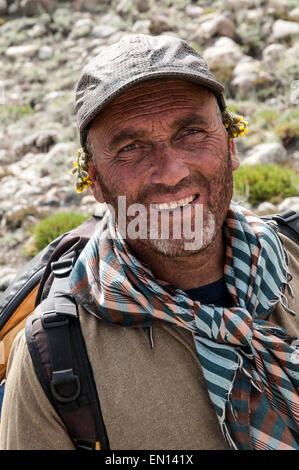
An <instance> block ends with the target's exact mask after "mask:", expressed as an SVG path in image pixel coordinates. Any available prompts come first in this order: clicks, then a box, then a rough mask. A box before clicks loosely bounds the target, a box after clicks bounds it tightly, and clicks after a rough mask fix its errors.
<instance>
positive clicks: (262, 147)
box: [242, 142, 287, 165]
mask: <svg viewBox="0 0 299 470" xmlns="http://www.w3.org/2000/svg"><path fill="white" fill-rule="evenodd" d="M286 157H287V151H286V149H285V148H284V146H283V145H281V144H280V143H278V142H271V143H266V144H259V145H256V146H255V147H253V149H251V150H250V152H249V153H248V156H246V157H245V158H244V160H243V161H242V165H245V164H246V165H266V164H267V163H280V162H283V161H284V160H285V159H286Z"/></svg>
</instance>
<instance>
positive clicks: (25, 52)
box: [5, 44, 38, 59]
mask: <svg viewBox="0 0 299 470" xmlns="http://www.w3.org/2000/svg"><path fill="white" fill-rule="evenodd" d="M37 51H38V45H37V44H25V45H23V46H11V47H8V48H7V49H6V52H5V55H6V56H7V57H10V58H12V59H15V58H18V57H34V56H35V54H36V52H37Z"/></svg>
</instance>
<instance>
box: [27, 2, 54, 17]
mask: <svg viewBox="0 0 299 470" xmlns="http://www.w3.org/2000/svg"><path fill="white" fill-rule="evenodd" d="M20 6H21V8H22V11H23V13H24V14H25V15H26V16H36V15H39V14H40V13H41V11H43V10H44V11H46V12H47V13H50V14H51V13H53V12H54V10H55V9H56V6H57V0H21V3H20Z"/></svg>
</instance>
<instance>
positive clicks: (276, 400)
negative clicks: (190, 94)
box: [70, 204, 299, 450]
mask: <svg viewBox="0 0 299 470" xmlns="http://www.w3.org/2000/svg"><path fill="white" fill-rule="evenodd" d="M223 230H224V237H225V243H226V256H225V266H224V276H225V282H226V286H227V288H228V291H229V293H230V295H231V297H232V299H233V303H234V306H233V307H231V308H225V307H215V306H214V305H212V304H210V305H203V304H201V303H200V302H198V301H193V300H192V299H191V298H190V297H189V296H188V295H187V294H186V293H185V292H184V291H182V290H180V289H173V288H172V289H171V288H170V286H169V285H168V284H167V283H164V282H160V281H159V282H157V280H156V279H155V278H154V276H153V274H152V273H151V271H150V269H149V268H148V267H147V266H144V265H142V264H141V263H140V262H139V261H138V260H137V259H136V258H135V257H134V255H133V254H132V252H131V251H130V250H129V248H128V246H127V244H126V243H125V242H124V240H123V239H122V238H121V236H120V235H119V234H117V233H116V232H115V224H114V223H113V221H112V219H111V216H110V215H109V213H107V215H106V223H105V227H104V231H103V232H101V233H95V234H94V236H93V237H92V238H91V239H90V241H89V243H88V244H87V245H86V247H85V249H84V250H83V251H82V253H81V255H80V256H79V258H78V260H77V262H76V264H75V267H74V269H73V272H72V275H71V279H70V285H71V289H72V294H73V295H74V297H75V299H76V300H77V302H78V303H80V304H81V305H82V306H83V307H84V308H85V309H86V310H87V311H88V312H90V313H91V314H93V315H95V316H96V317H98V318H100V319H102V320H105V321H107V322H110V323H112V324H118V325H122V326H128V327H130V326H132V327H148V326H152V325H153V323H154V322H156V323H159V322H161V321H164V322H168V323H169V324H173V325H177V326H179V327H182V328H185V329H187V330H188V331H190V332H191V333H192V335H193V338H194V342H195V348H196V351H197V354H198V357H199V360H200V362H201V366H202V370H203V374H204V377H205V380H206V385H207V389H208V392H209V396H210V399H211V401H212V403H213V405H214V408H215V411H216V414H217V417H218V419H219V423H220V426H221V430H222V432H223V434H224V436H225V437H226V439H227V441H228V443H229V444H230V446H231V447H232V448H233V449H240V450H241V449H242V450H243V449H244V450H249V449H262V450H266V449H269V450H277V449H285V450H291V449H299V442H298V434H299V433H298V423H299V400H298V394H297V391H298V383H299V374H298V361H299V358H298V353H297V352H296V349H295V347H293V346H292V342H293V340H294V339H295V338H294V337H291V336H290V335H289V334H288V332H287V331H286V330H285V329H283V328H281V327H279V326H277V325H276V324H274V323H271V322H269V321H268V320H267V318H268V317H269V315H270V313H271V312H272V311H273V309H274V306H275V305H276V304H278V303H279V302H280V303H281V304H282V305H283V306H284V307H285V309H286V310H287V311H288V312H289V313H293V314H294V312H292V311H291V310H290V309H289V308H288V307H287V305H286V297H285V296H284V293H283V291H284V289H288V291H289V293H292V292H291V288H290V286H289V281H290V278H291V276H290V274H289V273H288V270H287V254H286V253H285V251H284V249H283V246H282V244H281V242H280V240H279V238H278V236H277V235H276V233H275V231H274V230H273V229H272V228H271V227H269V226H268V225H267V224H266V223H265V222H263V221H261V220H260V219H259V218H258V217H256V216H255V215H254V214H252V213H251V212H249V211H248V210H246V209H244V208H242V207H240V206H238V205H235V204H232V205H231V206H230V208H229V210H228V214H227V219H226V222H225V224H224V229H223Z"/></svg>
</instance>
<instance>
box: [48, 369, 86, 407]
mask: <svg viewBox="0 0 299 470" xmlns="http://www.w3.org/2000/svg"><path fill="white" fill-rule="evenodd" d="M71 384H75V386H76V390H75V392H74V393H73V394H72V395H70V396H68V397H64V396H62V395H60V394H59V393H58V392H57V390H56V387H59V386H61V385H71ZM50 387H51V391H52V394H53V396H54V398H55V399H56V400H57V401H59V402H60V403H64V404H66V403H70V402H71V401H75V400H77V398H78V397H79V395H80V393H81V384H80V380H79V377H78V376H77V375H75V374H74V372H73V369H67V370H59V371H56V372H53V373H52V380H51V382H50Z"/></svg>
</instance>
